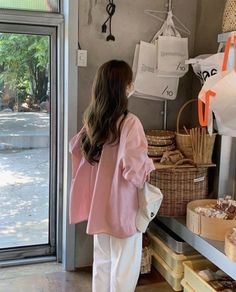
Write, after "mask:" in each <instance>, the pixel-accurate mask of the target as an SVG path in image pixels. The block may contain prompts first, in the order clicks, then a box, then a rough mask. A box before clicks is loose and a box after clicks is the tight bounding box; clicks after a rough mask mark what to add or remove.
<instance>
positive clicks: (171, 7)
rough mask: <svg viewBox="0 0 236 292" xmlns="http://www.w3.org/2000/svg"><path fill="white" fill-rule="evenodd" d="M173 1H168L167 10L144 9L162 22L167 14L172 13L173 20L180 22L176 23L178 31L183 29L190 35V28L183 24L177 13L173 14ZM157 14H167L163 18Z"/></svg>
mask: <svg viewBox="0 0 236 292" xmlns="http://www.w3.org/2000/svg"><path fill="white" fill-rule="evenodd" d="M172 3H173V2H172V0H168V3H167V5H166V6H167V11H160V10H149V9H146V10H144V13H145V14H147V15H149V16H151V17H153V18H156V19H158V20H159V21H161V22H164V21H165V20H166V18H167V16H168V15H170V16H171V17H172V18H173V20H175V21H176V22H177V24H178V25H176V29H177V30H178V31H181V32H183V33H185V34H187V35H190V34H191V32H190V30H189V29H188V28H187V27H186V26H185V25H184V24H183V22H182V21H181V20H180V19H179V18H178V17H177V16H176V15H174V14H173V12H172V10H173V4H172ZM156 14H162V15H163V16H164V15H165V16H166V17H165V18H162V17H160V16H158V15H156Z"/></svg>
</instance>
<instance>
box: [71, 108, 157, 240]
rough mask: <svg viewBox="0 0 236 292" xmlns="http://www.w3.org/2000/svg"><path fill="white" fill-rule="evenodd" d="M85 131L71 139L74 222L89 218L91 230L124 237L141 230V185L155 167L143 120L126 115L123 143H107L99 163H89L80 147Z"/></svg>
mask: <svg viewBox="0 0 236 292" xmlns="http://www.w3.org/2000/svg"><path fill="white" fill-rule="evenodd" d="M80 137H81V132H80V133H78V134H77V135H76V136H74V137H73V138H72V140H71V141H70V152H71V154H72V182H71V191H70V207H69V211H70V212H69V219H70V223H78V222H82V221H86V220H87V221H88V224H87V233H88V234H98V233H105V234H109V235H112V236H115V237H119V238H124V237H128V236H131V235H133V234H134V233H135V232H137V229H136V226H135V218H136V215H137V210H138V195H137V191H138V188H142V186H143V184H144V182H145V180H146V177H147V175H148V174H149V173H150V172H151V171H152V170H153V169H154V165H153V162H152V160H151V159H150V158H148V156H147V141H146V137H145V134H144V130H143V127H142V124H141V122H140V121H139V119H138V118H137V117H136V116H135V115H134V114H131V113H128V115H127V117H126V118H125V120H124V122H123V125H122V129H121V135H120V142H119V143H118V144H115V145H107V144H105V145H104V146H103V150H102V153H101V157H100V160H99V163H96V164H94V165H91V164H89V163H88V162H87V161H86V160H85V158H84V157H83V156H82V153H81V150H80Z"/></svg>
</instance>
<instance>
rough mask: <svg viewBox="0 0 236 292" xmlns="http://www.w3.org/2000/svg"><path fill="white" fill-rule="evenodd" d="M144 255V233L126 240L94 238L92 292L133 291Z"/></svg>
mask: <svg viewBox="0 0 236 292" xmlns="http://www.w3.org/2000/svg"><path fill="white" fill-rule="evenodd" d="M141 256H142V233H141V232H138V233H136V234H134V235H133V236H130V237H127V238H116V237H113V236H110V235H106V234H97V235H94V258H93V292H134V290H135V287H136V285H137V282H138V277H139V273H140V265H141Z"/></svg>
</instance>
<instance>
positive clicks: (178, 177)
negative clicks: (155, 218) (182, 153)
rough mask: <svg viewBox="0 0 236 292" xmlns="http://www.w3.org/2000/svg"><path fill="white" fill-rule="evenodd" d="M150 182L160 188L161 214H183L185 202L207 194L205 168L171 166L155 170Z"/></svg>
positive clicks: (185, 207) (206, 172) (206, 173)
mask: <svg viewBox="0 0 236 292" xmlns="http://www.w3.org/2000/svg"><path fill="white" fill-rule="evenodd" d="M150 183H151V184H153V185H155V186H157V187H158V188H160V190H161V191H162V193H163V196H164V198H163V201H162V205H161V208H160V210H159V212H158V214H159V215H162V216H185V215H186V210H187V204H188V203H189V202H191V201H193V200H198V199H205V198H206V197H207V195H208V171H207V168H196V167H192V168H171V169H163V170H155V171H153V172H152V173H151V176H150Z"/></svg>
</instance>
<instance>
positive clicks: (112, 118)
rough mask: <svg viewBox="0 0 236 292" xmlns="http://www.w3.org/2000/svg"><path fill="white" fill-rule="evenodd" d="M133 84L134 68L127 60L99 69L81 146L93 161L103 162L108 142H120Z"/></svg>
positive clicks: (110, 63)
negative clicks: (129, 91) (129, 87)
mask: <svg viewBox="0 0 236 292" xmlns="http://www.w3.org/2000/svg"><path fill="white" fill-rule="evenodd" d="M131 83H132V70H131V68H130V66H129V65H128V64H127V63H126V62H124V61H117V60H112V61H109V62H107V63H105V64H103V65H102V66H101V67H100V68H99V70H98V72H97V74H96V77H95V79H94V83H93V89H92V100H91V103H90V105H89V106H88V108H87V109H86V111H85V114H84V119H83V123H84V127H85V131H84V132H83V134H82V139H81V149H82V153H83V155H84V157H85V159H86V160H87V161H88V162H89V163H91V164H94V163H97V162H99V158H100V156H101V152H102V148H103V145H104V144H105V143H107V144H113V143H116V142H117V143H118V142H119V137H120V131H121V125H122V123H123V121H124V119H125V117H126V115H127V113H128V110H127V107H128V99H127V96H126V95H127V93H126V92H127V87H128V86H130V84H131ZM119 120H120V121H119ZM118 121H119V124H118Z"/></svg>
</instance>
